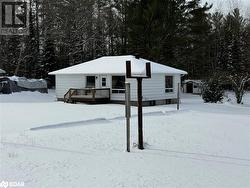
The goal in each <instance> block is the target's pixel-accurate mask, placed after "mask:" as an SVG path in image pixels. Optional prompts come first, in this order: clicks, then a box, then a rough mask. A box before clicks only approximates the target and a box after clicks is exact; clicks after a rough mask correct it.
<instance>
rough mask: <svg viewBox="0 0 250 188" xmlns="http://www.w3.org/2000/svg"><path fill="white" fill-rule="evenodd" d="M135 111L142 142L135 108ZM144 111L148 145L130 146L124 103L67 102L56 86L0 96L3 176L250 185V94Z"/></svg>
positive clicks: (40, 181) (52, 186) (50, 181)
mask: <svg viewBox="0 0 250 188" xmlns="http://www.w3.org/2000/svg"><path fill="white" fill-rule="evenodd" d="M228 96H229V97H230V98H231V97H232V94H230V93H229V94H228ZM132 114H133V116H132V119H131V124H132V130H131V134H132V143H136V142H137V129H136V126H137V124H136V122H137V119H136V107H133V108H132ZM144 114H145V115H144V140H145V148H146V149H145V150H142V151H141V150H138V149H137V148H136V147H132V149H131V153H127V152H125V120H124V118H123V117H124V106H123V105H115V104H106V105H86V104H65V103H63V102H56V100H55V97H54V93H53V92H51V93H49V94H40V93H37V92H34V93H32V92H22V93H15V94H12V95H0V126H1V132H0V136H1V141H0V149H1V153H0V183H1V182H2V181H5V182H7V181H9V182H13V181H16V182H24V183H25V187H27V188H63V187H65V188H66V187H67V188H71V187H74V188H83V187H87V188H90V187H107V188H111V187H132V188H134V187H150V188H151V187H155V188H157V187H164V188H165V187H181V188H182V187H192V188H193V187H212V188H214V187H219V188H220V187H233V188H236V187H237V188H239V187H250V93H248V94H247V95H246V96H245V97H244V104H243V105H238V104H235V103H234V100H231V101H229V102H224V103H223V104H204V103H203V102H202V100H201V98H200V97H199V96H194V95H183V96H182V104H181V110H180V111H176V106H175V105H164V106H155V107H145V108H144ZM131 145H132V144H131ZM0 185H1V184H0ZM0 187H1V186H0Z"/></svg>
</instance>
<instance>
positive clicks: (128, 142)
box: [125, 82, 131, 152]
mask: <svg viewBox="0 0 250 188" xmlns="http://www.w3.org/2000/svg"><path fill="white" fill-rule="evenodd" d="M125 86H126V92H125V108H126V109H125V112H126V114H125V116H126V130H127V131H126V138H127V152H130V117H131V110H130V105H131V104H130V83H128V82H126V83H125Z"/></svg>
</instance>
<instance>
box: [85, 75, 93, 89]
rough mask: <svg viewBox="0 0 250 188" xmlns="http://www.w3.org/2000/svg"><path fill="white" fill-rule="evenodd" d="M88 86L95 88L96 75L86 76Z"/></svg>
mask: <svg viewBox="0 0 250 188" xmlns="http://www.w3.org/2000/svg"><path fill="white" fill-rule="evenodd" d="M86 87H87V88H94V87H95V76H87V77H86Z"/></svg>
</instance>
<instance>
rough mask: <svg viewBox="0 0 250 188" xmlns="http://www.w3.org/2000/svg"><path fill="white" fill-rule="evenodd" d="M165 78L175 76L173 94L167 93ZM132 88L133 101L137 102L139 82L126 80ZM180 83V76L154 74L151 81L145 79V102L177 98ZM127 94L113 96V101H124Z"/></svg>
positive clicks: (143, 82)
mask: <svg viewBox="0 0 250 188" xmlns="http://www.w3.org/2000/svg"><path fill="white" fill-rule="evenodd" d="M165 76H173V92H171V93H166V92H165ZM126 81H127V82H129V83H130V84H131V85H130V88H131V101H136V100H137V80H136V79H126ZM178 83H180V75H166V74H152V78H151V79H143V81H142V96H143V101H150V100H163V99H174V98H177V85H178ZM124 99H125V94H114V93H112V94H111V100H124Z"/></svg>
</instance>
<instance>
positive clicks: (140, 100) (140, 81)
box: [126, 61, 151, 149]
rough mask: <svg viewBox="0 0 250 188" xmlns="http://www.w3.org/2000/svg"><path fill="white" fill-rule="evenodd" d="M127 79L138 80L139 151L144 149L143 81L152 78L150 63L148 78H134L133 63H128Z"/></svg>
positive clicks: (147, 70) (147, 72)
mask: <svg viewBox="0 0 250 188" xmlns="http://www.w3.org/2000/svg"><path fill="white" fill-rule="evenodd" d="M126 77H127V78H136V79H137V109H138V149H144V147H143V118H142V115H143V113H142V79H143V78H151V67H150V63H146V76H132V74H131V62H130V61H126Z"/></svg>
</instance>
